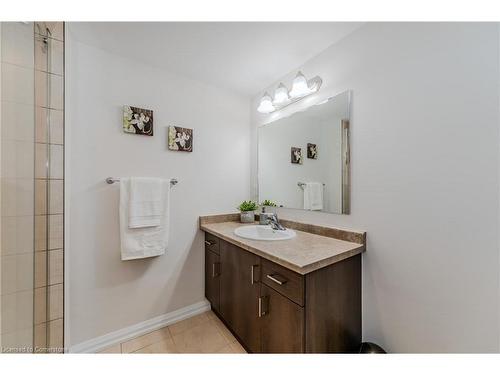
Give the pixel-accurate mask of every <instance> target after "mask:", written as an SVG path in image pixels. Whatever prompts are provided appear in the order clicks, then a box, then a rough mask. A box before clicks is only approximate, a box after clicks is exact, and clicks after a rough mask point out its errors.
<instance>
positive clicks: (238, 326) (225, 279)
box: [219, 241, 260, 352]
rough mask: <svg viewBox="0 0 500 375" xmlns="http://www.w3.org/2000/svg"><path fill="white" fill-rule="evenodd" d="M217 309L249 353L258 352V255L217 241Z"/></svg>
mask: <svg viewBox="0 0 500 375" xmlns="http://www.w3.org/2000/svg"><path fill="white" fill-rule="evenodd" d="M220 260H221V277H220V281H221V289H220V305H219V312H220V314H221V315H222V317H223V318H224V320H225V321H226V323H227V324H228V325H229V326H230V327H231V329H232V331H233V332H234V333H235V334H236V335H237V336H238V338H239V339H240V340H241V341H243V343H244V344H245V346H246V347H247V348H248V349H249V350H250V351H252V352H260V332H259V327H260V322H259V310H258V306H259V305H258V303H259V302H258V301H259V293H260V283H259V279H258V273H259V264H260V258H259V257H258V256H257V255H254V254H252V253H249V252H248V251H245V250H243V249H240V248H239V247H237V246H234V245H232V244H230V243H228V242H225V241H221V244H220Z"/></svg>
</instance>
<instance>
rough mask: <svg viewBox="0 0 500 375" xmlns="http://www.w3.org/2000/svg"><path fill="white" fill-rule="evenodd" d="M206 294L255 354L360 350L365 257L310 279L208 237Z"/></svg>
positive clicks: (215, 308) (335, 264)
mask: <svg viewBox="0 0 500 375" xmlns="http://www.w3.org/2000/svg"><path fill="white" fill-rule="evenodd" d="M206 239H207V241H206V242H205V248H206V250H205V252H206V256H205V294H206V297H207V299H208V300H209V301H210V303H211V305H212V309H213V310H214V311H215V312H216V314H217V315H219V317H220V318H221V319H222V320H223V322H224V323H225V324H226V325H227V326H228V328H229V329H230V330H231V331H232V332H233V333H234V335H235V336H236V337H237V338H238V340H239V341H240V342H241V344H242V345H243V346H244V347H245V348H246V349H247V350H248V351H250V352H253V353H352V352H356V351H357V350H358V348H359V345H360V344H361V254H358V255H355V256H353V257H350V258H347V259H345V260H342V261H340V262H338V263H334V264H332V265H329V266H326V267H324V268H321V269H318V270H316V271H313V272H310V273H308V274H306V275H300V274H298V273H296V272H294V271H291V270H290V269H288V268H285V267H283V266H281V265H278V264H276V263H274V262H271V261H269V260H267V259H263V258H261V257H259V256H257V255H255V254H253V253H251V252H249V251H246V250H244V249H242V248H240V247H238V246H235V245H233V244H230V243H228V242H226V241H224V240H221V239H220V238H217V237H214V236H213V235H211V234H208V233H207V237H206Z"/></svg>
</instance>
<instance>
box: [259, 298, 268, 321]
mask: <svg viewBox="0 0 500 375" xmlns="http://www.w3.org/2000/svg"><path fill="white" fill-rule="evenodd" d="M267 298H268V297H267V296H265V297H259V318H261V317H263V316H264V315H266V314H267V311H266V309H265V307H264V303H265V302H266V301H267Z"/></svg>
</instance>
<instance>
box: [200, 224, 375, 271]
mask: <svg viewBox="0 0 500 375" xmlns="http://www.w3.org/2000/svg"><path fill="white" fill-rule="evenodd" d="M209 218H210V217H202V218H200V229H202V230H204V231H205V232H209V233H211V234H213V235H214V236H217V237H220V238H222V239H223V240H225V241H227V242H229V243H232V244H234V245H236V246H239V247H241V248H243V249H245V250H247V251H250V252H251V253H254V254H256V255H259V256H261V257H262V258H265V259H268V260H270V261H273V262H275V263H278V264H280V265H282V266H284V267H286V268H288V269H290V270H292V271H295V272H297V273H299V274H302V275H305V274H307V273H309V272H312V271H315V270H318V269H320V268H323V267H326V266H329V265H331V264H333V263H337V262H340V261H341V260H344V259H346V258H349V257H352V256H354V255H357V254H360V253H362V252H364V251H365V244H364V242H363V243H355V242H349V241H343V240H340V239H336V238H332V237H327V236H323V235H319V234H313V233H309V232H305V231H301V230H297V229H293V230H294V231H295V232H296V233H297V236H296V237H294V238H292V239H289V240H283V241H257V240H249V239H246V238H241V237H238V236H237V235H235V234H234V230H235V229H236V228H238V227H240V226H242V225H251V224H242V223H240V222H237V221H224V222H210V221H211V220H210V219H209ZM214 221H215V220H214ZM256 224H258V223H256ZM358 233H359V234H362V236H363V237H362V238H363V239H364V238H365V233H364V232H356V234H358Z"/></svg>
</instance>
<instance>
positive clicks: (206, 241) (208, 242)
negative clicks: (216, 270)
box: [205, 240, 215, 246]
mask: <svg viewBox="0 0 500 375" xmlns="http://www.w3.org/2000/svg"><path fill="white" fill-rule="evenodd" d="M214 244H215V242H212V241H208V240H205V245H207V246H212V245H214Z"/></svg>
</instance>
